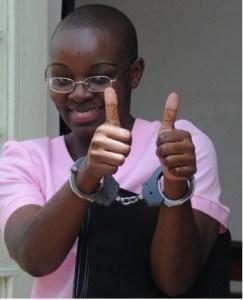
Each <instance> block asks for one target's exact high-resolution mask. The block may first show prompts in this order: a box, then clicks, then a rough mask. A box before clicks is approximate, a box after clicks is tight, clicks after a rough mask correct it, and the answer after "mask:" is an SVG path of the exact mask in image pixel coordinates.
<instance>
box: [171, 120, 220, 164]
mask: <svg viewBox="0 0 243 300" xmlns="http://www.w3.org/2000/svg"><path fill="white" fill-rule="evenodd" d="M175 127H176V128H177V129H182V130H185V131H188V132H189V133H190V134H191V137H192V141H193V143H194V145H195V148H196V154H197V156H198V155H200V156H201V155H203V154H204V155H207V154H209V153H211V154H212V155H215V147H214V144H213V142H212V140H211V139H210V137H209V136H208V135H207V134H206V133H205V132H204V131H202V130H201V129H199V128H198V127H197V126H195V125H194V124H193V123H192V122H190V121H187V120H178V121H176V123H175ZM198 158H199V157H198Z"/></svg>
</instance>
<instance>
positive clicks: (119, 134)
mask: <svg viewBox="0 0 243 300" xmlns="http://www.w3.org/2000/svg"><path fill="white" fill-rule="evenodd" d="M104 100H105V110H106V121H105V123H104V124H102V125H100V126H99V127H97V129H96V131H95V133H94V135H93V138H92V140H91V143H90V147H89V150H88V153H87V157H86V161H85V167H83V168H82V170H79V171H78V174H77V185H78V186H79V188H80V190H82V191H84V192H87V193H89V192H93V191H95V190H96V189H97V187H98V186H99V183H100V179H101V178H103V177H104V176H107V175H112V174H114V173H116V171H117V169H118V167H119V166H121V165H122V164H123V163H124V162H125V159H126V157H127V156H128V154H129V152H130V149H131V140H132V136H131V132H130V131H129V130H127V129H124V128H121V127H120V120H119V114H118V99H117V95H116V92H115V90H114V89H113V88H107V89H106V90H105V92H104Z"/></svg>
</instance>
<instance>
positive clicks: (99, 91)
mask: <svg viewBox="0 0 243 300" xmlns="http://www.w3.org/2000/svg"><path fill="white" fill-rule="evenodd" d="M135 60H136V58H135V59H133V60H131V63H130V65H129V67H128V68H127V69H125V70H124V71H123V72H122V73H121V74H120V75H119V76H117V77H116V78H111V77H109V76H106V75H96V76H88V77H86V78H84V79H83V80H79V81H74V80H73V79H72V78H67V77H62V76H56V77H49V78H48V76H47V69H48V67H49V66H51V65H48V66H47V67H46V70H45V81H48V86H49V89H50V90H51V91H53V92H55V93H58V94H70V93H72V92H73V90H74V89H75V87H76V85H77V84H82V85H83V86H84V87H85V89H86V90H88V91H89V92H91V93H101V92H104V90H105V89H102V90H98V91H93V90H90V89H89V88H88V87H87V85H86V84H85V81H86V80H87V79H90V78H95V77H102V78H107V79H109V80H110V85H109V86H108V87H111V86H112V83H113V82H115V81H117V80H118V79H119V78H120V77H121V76H122V75H124V74H125V73H126V72H128V71H129V70H130V69H131V67H132V64H133V63H134V61H135ZM55 78H62V79H68V80H70V81H72V89H71V90H70V91H68V92H60V91H57V90H55V89H53V88H51V87H50V80H51V79H55Z"/></svg>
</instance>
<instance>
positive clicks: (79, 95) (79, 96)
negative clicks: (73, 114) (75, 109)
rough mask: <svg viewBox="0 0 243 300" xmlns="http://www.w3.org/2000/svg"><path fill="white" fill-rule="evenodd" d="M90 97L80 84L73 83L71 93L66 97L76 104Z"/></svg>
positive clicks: (89, 93)
mask: <svg viewBox="0 0 243 300" xmlns="http://www.w3.org/2000/svg"><path fill="white" fill-rule="evenodd" d="M91 96H92V93H91V92H90V91H88V90H87V88H86V87H85V85H84V84H83V83H82V82H77V83H75V86H74V88H73V90H72V92H71V93H69V95H68V97H69V99H71V100H74V101H77V102H82V101H83V100H85V99H87V98H90V97H91Z"/></svg>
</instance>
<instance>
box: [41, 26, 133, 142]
mask: <svg viewBox="0 0 243 300" xmlns="http://www.w3.org/2000/svg"><path fill="white" fill-rule="evenodd" d="M116 39H117V40H118V38H116V37H114V36H112V34H111V33H109V32H108V31H105V30H97V29H90V28H83V29H73V30H68V31H62V32H59V33H58V35H57V36H55V37H54V40H53V42H52V45H51V53H50V65H49V66H48V68H47V77H66V78H71V79H73V80H74V81H81V80H84V79H85V78H87V77H90V76H96V75H105V76H109V77H111V78H116V77H117V76H120V74H122V73H123V72H124V71H125V70H126V69H128V68H129V67H130V65H129V63H128V62H126V61H124V59H123V60H122V59H121V55H120V53H119V50H120V46H119V42H118V41H117V42H116ZM130 81H131V76H130V72H125V73H124V74H123V75H121V76H120V77H119V79H118V80H117V81H115V82H114V83H113V84H112V86H113V87H114V89H115V90H116V93H117V95H118V99H119V116H120V119H121V123H122V120H124V122H125V120H126V117H127V116H126V115H127V114H129V109H130V107H129V106H130V90H131V82H130ZM50 96H51V99H52V101H53V102H54V103H55V105H56V107H57V109H58V111H59V113H60V115H61V117H62V119H63V120H64V122H65V123H66V124H67V126H68V127H69V128H70V129H71V130H72V132H73V133H74V134H75V135H76V136H78V137H89V136H92V135H93V133H94V131H95V129H96V128H97V127H98V126H99V125H101V124H102V123H104V121H105V105H104V92H90V91H88V90H87V89H86V88H85V87H84V86H83V85H82V84H77V85H76V86H75V88H74V90H73V91H72V92H69V93H65V94H61V93H57V92H54V91H51V90H50Z"/></svg>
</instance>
